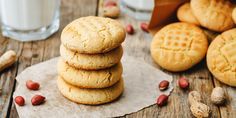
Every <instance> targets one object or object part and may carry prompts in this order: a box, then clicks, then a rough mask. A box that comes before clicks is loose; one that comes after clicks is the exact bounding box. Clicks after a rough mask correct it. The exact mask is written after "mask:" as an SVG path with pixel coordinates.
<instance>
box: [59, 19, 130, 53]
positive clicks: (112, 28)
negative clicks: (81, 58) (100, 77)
mask: <svg viewBox="0 0 236 118" xmlns="http://www.w3.org/2000/svg"><path fill="white" fill-rule="evenodd" d="M125 35H126V33H125V30H124V28H123V26H122V25H121V24H120V23H119V22H118V21H116V20H113V19H110V18H104V17H96V16H87V17H82V18H79V19H77V20H74V21H73V22H71V23H70V24H68V25H67V26H66V27H65V28H64V29H63V31H62V34H61V41H62V44H63V45H64V46H65V47H66V48H68V49H70V50H74V51H77V52H79V53H87V54H97V53H105V52H108V51H110V50H112V49H114V48H117V47H119V46H120V45H121V43H122V42H123V41H124V39H125Z"/></svg>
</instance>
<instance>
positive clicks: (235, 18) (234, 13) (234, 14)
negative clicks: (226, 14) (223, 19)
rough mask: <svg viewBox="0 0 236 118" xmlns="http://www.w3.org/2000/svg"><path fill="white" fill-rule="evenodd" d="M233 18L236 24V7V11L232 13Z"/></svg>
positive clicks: (235, 9)
mask: <svg viewBox="0 0 236 118" xmlns="http://www.w3.org/2000/svg"><path fill="white" fill-rule="evenodd" d="M232 18H233V20H234V23H235V24H236V7H235V8H234V10H233V12H232Z"/></svg>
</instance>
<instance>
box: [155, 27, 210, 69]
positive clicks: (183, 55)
mask: <svg viewBox="0 0 236 118" xmlns="http://www.w3.org/2000/svg"><path fill="white" fill-rule="evenodd" d="M207 47H208V42H207V38H206V36H205V34H204V33H203V31H202V30H201V29H200V28H198V27H197V26H196V25H193V24H190V23H183V22H178V23H173V24H169V25H167V26H165V27H164V28H162V29H161V30H160V31H158V32H157V33H156V34H155V36H154V38H153V40H152V42H151V55H152V57H153V59H154V61H155V62H156V63H157V64H159V65H160V66H161V67H162V68H164V69H166V70H169V71H174V72H178V71H184V70H187V69H189V68H191V67H192V66H194V65H195V64H197V63H198V62H200V61H201V60H202V59H203V58H204V57H205V54H206V51H207Z"/></svg>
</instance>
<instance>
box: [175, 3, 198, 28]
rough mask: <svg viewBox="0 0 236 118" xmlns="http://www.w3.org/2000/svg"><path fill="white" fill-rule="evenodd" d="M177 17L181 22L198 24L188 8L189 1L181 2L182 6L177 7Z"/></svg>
mask: <svg viewBox="0 0 236 118" xmlns="http://www.w3.org/2000/svg"><path fill="white" fill-rule="evenodd" d="M177 18H178V19H179V21H182V22H187V23H192V24H195V25H200V23H199V22H198V20H197V19H196V18H195V16H194V15H193V12H192V10H191V8H190V3H189V2H187V3H185V4H183V5H182V6H180V7H179V9H178V11H177Z"/></svg>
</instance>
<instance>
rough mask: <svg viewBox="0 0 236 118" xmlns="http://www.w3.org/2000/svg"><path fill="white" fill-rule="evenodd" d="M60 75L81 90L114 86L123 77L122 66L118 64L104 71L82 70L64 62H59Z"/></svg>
mask: <svg viewBox="0 0 236 118" xmlns="http://www.w3.org/2000/svg"><path fill="white" fill-rule="evenodd" d="M57 70H58V74H59V75H60V76H61V77H63V78H64V80H65V81H66V82H67V83H69V84H71V85H74V86H78V87H80V88H105V87H109V86H112V85H113V84H115V83H116V82H117V81H119V80H120V78H121V76H122V71H123V68H122V64H121V63H118V64H117V65H115V66H112V67H111V68H108V69H102V70H96V71H95V70H94V71H92V70H81V69H76V68H74V67H71V66H69V65H68V64H67V63H65V62H64V61H63V60H61V59H59V61H58V68H57Z"/></svg>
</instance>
